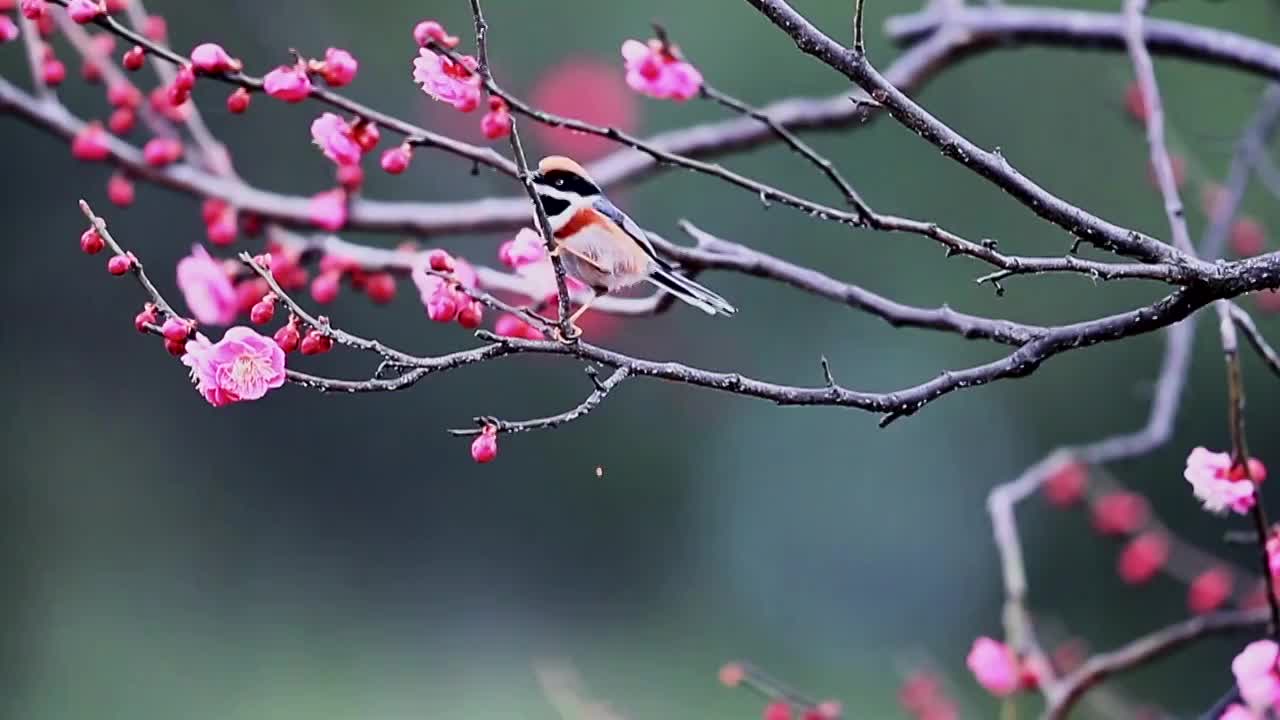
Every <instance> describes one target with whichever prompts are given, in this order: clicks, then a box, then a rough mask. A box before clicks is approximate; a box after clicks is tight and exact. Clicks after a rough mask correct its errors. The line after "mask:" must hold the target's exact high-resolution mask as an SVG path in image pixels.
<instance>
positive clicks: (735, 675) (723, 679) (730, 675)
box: [717, 662, 747, 688]
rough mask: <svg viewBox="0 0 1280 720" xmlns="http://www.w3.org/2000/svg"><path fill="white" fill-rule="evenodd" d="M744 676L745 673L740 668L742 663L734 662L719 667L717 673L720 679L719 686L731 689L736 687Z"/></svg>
mask: <svg viewBox="0 0 1280 720" xmlns="http://www.w3.org/2000/svg"><path fill="white" fill-rule="evenodd" d="M746 676H747V671H746V669H745V668H743V667H742V663H736V662H731V663H725V664H724V665H721V666H720V672H719V673H717V677H718V678H719V679H720V684H721V685H724V686H725V687H731V688H732V687H738V685H739V684H740V683H741V682H742V680H743V678H745V677H746Z"/></svg>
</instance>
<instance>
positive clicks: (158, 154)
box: [142, 137, 182, 167]
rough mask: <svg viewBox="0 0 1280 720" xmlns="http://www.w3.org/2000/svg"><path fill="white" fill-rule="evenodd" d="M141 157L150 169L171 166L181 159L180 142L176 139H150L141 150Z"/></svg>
mask: <svg viewBox="0 0 1280 720" xmlns="http://www.w3.org/2000/svg"><path fill="white" fill-rule="evenodd" d="M142 157H143V159H144V160H146V161H147V164H148V165H150V166H151V167H165V166H166V165H172V164H174V163H175V162H177V161H178V159H179V158H181V157H182V141H181V140H178V139H177V138H170V137H158V138H151V139H150V140H148V141H147V144H146V145H145V146H143V148H142Z"/></svg>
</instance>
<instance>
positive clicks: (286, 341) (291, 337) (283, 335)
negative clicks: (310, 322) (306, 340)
mask: <svg viewBox="0 0 1280 720" xmlns="http://www.w3.org/2000/svg"><path fill="white" fill-rule="evenodd" d="M274 339H275V341H276V345H279V346H280V349H281V350H283V351H285V352H287V353H291V352H293V351H294V350H297V349H298V343H299V342H301V341H302V338H301V337H300V336H299V335H298V328H296V327H294V325H293V323H289V324H288V325H285V326H283V327H281V328H280V329H279V330H276V334H275V338H274Z"/></svg>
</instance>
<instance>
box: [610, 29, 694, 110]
mask: <svg viewBox="0 0 1280 720" xmlns="http://www.w3.org/2000/svg"><path fill="white" fill-rule="evenodd" d="M622 57H623V59H624V60H625V61H626V66H627V84H628V85H630V86H631V89H632V90H635V91H636V92H639V93H643V94H645V95H648V96H649V97H654V98H658V99H659V100H680V101H684V100H689V99H691V98H693V97H696V96H697V94H698V91H699V90H701V89H702V73H700V72H698V69H697V68H695V67H694V66H693V65H690V64H689V63H687V62H685V61H684V60H681V59H680V58H679V57H678V56H677V54H676V51H675V48H673V47H670V46H665V45H664V44H663V43H662V42H661V41H659V40H650V41H649V42H648V44H645V43H642V42H640V41H639V40H628V41H626V42H624V43H622Z"/></svg>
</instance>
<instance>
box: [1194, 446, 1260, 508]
mask: <svg viewBox="0 0 1280 720" xmlns="http://www.w3.org/2000/svg"><path fill="white" fill-rule="evenodd" d="M1182 476H1183V477H1185V478H1186V479H1187V482H1189V483H1191V490H1192V492H1193V493H1195V496H1196V498H1197V499H1198V500H1200V502H1201V503H1203V504H1204V509H1205V510H1208V511H1209V512H1211V513H1215V514H1218V515H1221V514H1223V513H1225V512H1226V511H1227V510H1228V509H1230V510H1231V511H1233V512H1236V513H1239V514H1241V515H1243V514H1244V513H1247V512H1249V509H1250V508H1252V507H1253V503H1254V487H1253V483H1252V482H1250V481H1249V480H1248V479H1246V478H1244V477H1241V476H1238V475H1237V474H1236V473H1234V472H1233V469H1232V462H1231V456H1230V455H1228V454H1227V453H1215V452H1210V451H1208V450H1206V449H1205V448H1202V447H1197V448H1196V449H1194V450H1192V451H1191V454H1190V455H1188V456H1187V468H1186V470H1185V471H1183V473H1182Z"/></svg>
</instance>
